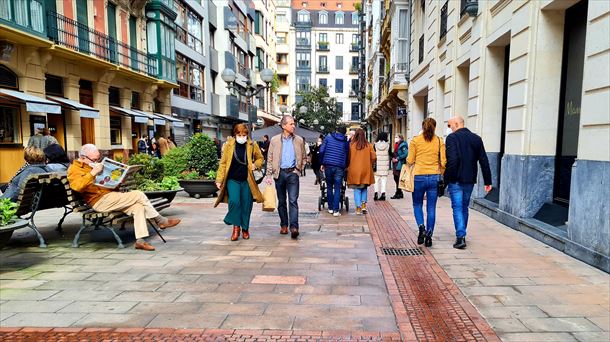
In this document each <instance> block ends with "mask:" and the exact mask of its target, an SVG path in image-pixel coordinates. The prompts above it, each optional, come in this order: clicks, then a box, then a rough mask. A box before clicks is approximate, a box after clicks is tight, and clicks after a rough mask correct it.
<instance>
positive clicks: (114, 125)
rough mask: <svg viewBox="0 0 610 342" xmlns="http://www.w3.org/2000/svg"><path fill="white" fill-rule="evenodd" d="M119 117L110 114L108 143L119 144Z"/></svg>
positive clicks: (120, 142) (120, 141)
mask: <svg viewBox="0 0 610 342" xmlns="http://www.w3.org/2000/svg"><path fill="white" fill-rule="evenodd" d="M121 135H122V134H121V117H120V116H114V115H111V116H110V145H121V144H122V143H123V140H122V139H121Z"/></svg>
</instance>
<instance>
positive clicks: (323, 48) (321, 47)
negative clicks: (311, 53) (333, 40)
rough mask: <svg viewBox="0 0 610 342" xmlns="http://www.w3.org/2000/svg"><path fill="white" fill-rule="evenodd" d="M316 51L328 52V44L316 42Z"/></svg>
mask: <svg viewBox="0 0 610 342" xmlns="http://www.w3.org/2000/svg"><path fill="white" fill-rule="evenodd" d="M318 51H330V48H329V47H328V42H318Z"/></svg>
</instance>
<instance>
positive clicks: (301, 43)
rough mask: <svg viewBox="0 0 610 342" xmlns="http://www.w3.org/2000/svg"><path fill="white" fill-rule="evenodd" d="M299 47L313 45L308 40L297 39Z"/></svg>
mask: <svg viewBox="0 0 610 342" xmlns="http://www.w3.org/2000/svg"><path fill="white" fill-rule="evenodd" d="M297 45H311V44H310V43H309V39H307V38H297Z"/></svg>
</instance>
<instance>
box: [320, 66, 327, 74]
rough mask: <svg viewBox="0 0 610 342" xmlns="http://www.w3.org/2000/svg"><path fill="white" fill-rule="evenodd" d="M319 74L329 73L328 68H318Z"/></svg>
mask: <svg viewBox="0 0 610 342" xmlns="http://www.w3.org/2000/svg"><path fill="white" fill-rule="evenodd" d="M318 72H319V73H328V66H326V65H321V66H319V67H318Z"/></svg>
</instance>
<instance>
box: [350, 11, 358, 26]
mask: <svg viewBox="0 0 610 342" xmlns="http://www.w3.org/2000/svg"><path fill="white" fill-rule="evenodd" d="M358 19H359V18H358V12H352V25H358Z"/></svg>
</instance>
